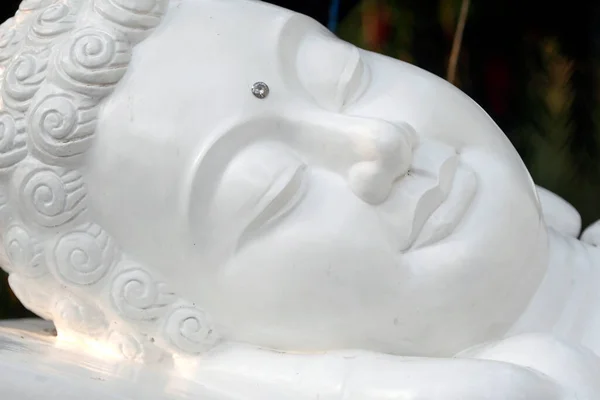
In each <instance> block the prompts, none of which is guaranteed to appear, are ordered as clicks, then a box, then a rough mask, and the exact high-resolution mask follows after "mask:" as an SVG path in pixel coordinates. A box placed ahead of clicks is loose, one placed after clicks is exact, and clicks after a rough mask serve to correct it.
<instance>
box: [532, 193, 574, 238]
mask: <svg viewBox="0 0 600 400" xmlns="http://www.w3.org/2000/svg"><path fill="white" fill-rule="evenodd" d="M536 189H537V192H538V196H539V199H540V203H541V206H542V213H543V215H544V220H545V221H546V225H547V226H548V227H549V228H552V229H554V230H555V231H557V232H560V233H562V234H563V235H567V236H571V237H575V238H576V237H579V233H580V232H581V215H579V212H577V210H576V209H575V207H573V206H572V205H571V204H570V203H568V202H567V201H566V200H565V199H563V198H562V197H560V196H558V195H557V194H555V193H553V192H551V191H549V190H548V189H544V188H543V187H541V186H536Z"/></svg>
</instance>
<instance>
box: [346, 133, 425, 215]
mask: <svg viewBox="0 0 600 400" xmlns="http://www.w3.org/2000/svg"><path fill="white" fill-rule="evenodd" d="M367 129H368V131H367V132H366V135H365V137H364V138H363V140H358V141H357V142H356V149H355V150H356V151H357V153H358V155H359V161H358V162H357V163H355V164H354V165H352V166H351V167H350V170H349V172H348V181H349V184H350V187H351V188H352V191H353V192H354V193H355V194H356V195H357V196H359V197H360V198H361V199H363V200H364V201H366V202H367V203H370V204H380V203H382V202H383V201H385V199H386V198H387V197H388V196H389V194H390V192H391V190H392V186H393V184H394V182H395V181H396V180H398V179H399V178H401V177H402V176H404V175H406V173H407V172H408V170H409V168H410V165H411V163H412V158H413V149H414V148H415V147H416V145H417V142H418V136H417V134H416V132H415V130H414V129H413V128H412V126H410V125H409V124H407V123H398V124H392V123H389V122H383V121H377V122H374V123H372V126H371V127H370V128H367Z"/></svg>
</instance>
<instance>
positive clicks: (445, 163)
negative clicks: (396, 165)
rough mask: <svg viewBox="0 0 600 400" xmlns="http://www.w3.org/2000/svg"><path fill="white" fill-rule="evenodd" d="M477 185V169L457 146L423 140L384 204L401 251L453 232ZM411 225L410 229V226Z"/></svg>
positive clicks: (429, 242)
mask: <svg viewBox="0 0 600 400" xmlns="http://www.w3.org/2000/svg"><path fill="white" fill-rule="evenodd" d="M476 188H477V179H476V176H475V173H474V172H473V170H471V169H470V168H469V167H468V166H466V165H464V164H462V163H461V162H460V156H459V154H458V153H457V151H456V149H455V148H454V147H451V146H448V145H446V144H443V143H439V142H432V141H425V142H421V144H419V146H418V147H417V148H416V149H415V151H414V155H413V161H412V163H411V168H410V171H409V172H408V174H407V175H406V176H404V177H402V178H400V179H399V180H398V181H397V183H396V185H395V187H394V190H393V192H392V194H391V195H390V198H388V201H386V204H384V205H383V207H382V211H383V214H382V218H383V219H384V221H383V222H384V223H385V225H386V226H388V227H390V228H391V229H392V232H393V237H394V242H395V243H396V246H397V249H398V250H399V251H400V252H405V251H408V250H411V249H418V248H421V247H424V246H427V245H431V244H433V243H435V242H438V241H440V240H442V239H444V238H446V237H447V236H449V235H450V234H451V233H452V232H453V231H454V230H455V228H456V227H457V225H458V224H459V222H460V221H461V220H462V218H463V216H464V215H465V213H466V211H467V210H468V208H469V206H470V204H471V202H472V200H473V197H474V194H475V192H476ZM407 227H408V229H407Z"/></svg>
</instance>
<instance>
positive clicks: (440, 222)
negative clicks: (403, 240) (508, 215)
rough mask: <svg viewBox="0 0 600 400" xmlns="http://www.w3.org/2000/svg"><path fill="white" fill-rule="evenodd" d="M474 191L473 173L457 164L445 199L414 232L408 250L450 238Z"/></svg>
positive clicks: (462, 216)
mask: <svg viewBox="0 0 600 400" xmlns="http://www.w3.org/2000/svg"><path fill="white" fill-rule="evenodd" d="M476 191H477V177H476V175H475V172H474V171H473V170H471V169H470V168H469V167H467V166H465V165H462V164H459V165H458V166H457V169H456V173H455V174H454V179H453V181H452V184H451V189H450V191H449V192H448V194H447V196H446V198H445V199H444V200H443V201H442V202H441V203H440V204H439V205H438V207H436V208H435V209H434V210H432V211H431V212H430V214H429V217H428V218H427V219H426V220H425V221H424V222H423V224H422V225H421V226H420V229H418V231H416V232H415V235H414V240H413V241H412V243H411V244H410V246H409V248H410V249H412V250H416V249H419V248H422V247H425V246H429V245H432V244H435V243H437V242H439V241H441V240H443V239H445V238H447V237H448V236H450V235H451V234H452V233H453V232H454V231H455V230H456V228H457V226H458V225H459V224H460V222H461V221H462V220H463V218H464V216H465V215H466V213H467V211H468V210H469V207H470V205H471V203H472V202H473V198H474V197H475V193H476Z"/></svg>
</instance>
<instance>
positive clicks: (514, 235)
mask: <svg viewBox="0 0 600 400" xmlns="http://www.w3.org/2000/svg"><path fill="white" fill-rule="evenodd" d="M1 29H2V33H1V36H0V49H1V51H0V62H1V67H0V71H1V74H2V79H1V82H2V87H1V95H2V103H1V106H0V133H1V135H0V168H1V169H0V188H1V196H0V200H1V204H2V209H1V213H2V214H1V220H0V221H1V232H2V243H3V246H4V259H5V260H4V261H3V263H2V266H3V267H4V268H5V269H6V270H7V271H8V272H9V273H10V278H9V282H10V284H11V287H12V288H13V290H14V291H15V293H16V294H17V296H18V297H19V299H20V300H21V301H22V302H23V303H24V305H25V306H26V307H28V308H29V309H31V310H32V311H33V312H35V313H37V314H38V315H40V316H42V317H44V318H47V319H51V320H53V321H54V322H55V324H56V326H57V329H58V332H59V337H64V338H68V339H73V340H86V341H92V342H94V343H101V344H106V345H110V346H113V347H114V348H116V349H118V350H119V351H120V352H121V353H122V354H123V355H124V356H126V357H128V358H134V359H143V360H150V359H160V358H164V357H165V355H166V356H169V355H172V354H180V355H198V354H202V353H203V352H205V351H207V350H210V349H211V348H213V347H214V346H217V345H218V344H219V343H221V342H227V341H231V342H242V343H250V344H253V345H256V346H261V347H266V348H272V349H277V350H283V351H303V352H311V351H322V350H330V349H342V348H355V349H366V350H373V351H380V352H386V353H391V354H402V355H441V356H443V355H452V354H454V353H456V352H457V351H459V350H462V349H464V348H466V347H468V346H470V345H473V344H476V343H480V342H484V341H486V340H492V339H496V338H499V337H501V336H502V335H503V334H504V333H506V331H507V330H508V329H509V328H510V326H511V325H512V324H513V323H514V321H515V320H516V319H517V318H518V317H519V315H520V314H521V313H522V312H523V310H524V309H525V308H526V306H527V305H528V303H529V302H530V299H531V297H532V296H533V294H534V292H535V291H536V288H537V287H538V285H539V283H540V280H541V279H542V276H543V274H544V271H545V268H546V262H547V260H546V259H547V253H548V251H547V244H546V243H547V236H546V228H545V225H544V223H543V220H542V217H541V211H540V207H539V202H538V199H537V195H536V192H535V187H534V185H533V183H532V180H531V178H530V176H529V174H528V172H527V170H526V168H525V167H524V165H523V163H522V161H521V159H520V158H519V156H518V154H517V153H516V151H515V150H514V148H513V147H512V145H511V144H510V142H509V141H508V139H507V138H506V137H505V135H504V134H503V133H502V131H501V130H500V129H499V128H498V127H497V126H496V124H495V123H494V122H493V121H492V120H491V119H490V117H489V116H488V115H487V114H486V113H485V112H484V111H483V110H482V109H481V108H479V107H478V106H477V105H476V104H475V103H474V102H473V101H472V100H471V99H469V98H468V97H467V96H466V95H465V94H463V93H462V92H461V91H459V90H458V89H456V88H455V87H453V86H452V85H450V84H449V83H446V82H445V81H443V80H441V79H439V78H436V77H434V76H433V75H431V74H429V73H427V72H425V71H423V70H421V69H419V68H417V67H414V66H412V65H409V64H406V63H403V62H400V61H397V60H394V59H391V58H387V57H385V56H382V55H378V54H374V53H371V52H368V51H364V50H361V49H358V48H356V47H354V46H352V45H350V44H348V43H345V42H343V41H342V40H340V39H338V38H337V37H335V36H334V35H332V34H331V33H329V32H328V31H327V30H326V29H325V28H323V27H322V26H321V25H319V24H318V23H317V22H316V21H314V20H312V19H310V18H308V17H305V16H303V15H299V14H296V13H294V12H291V11H288V10H285V9H281V8H278V7H275V6H272V5H269V4H265V3H262V2H258V1H250V0H171V1H167V0H25V1H24V2H23V3H22V4H21V7H20V10H19V12H18V13H17V14H16V16H15V17H14V18H12V19H11V20H8V21H6V22H5V23H4V24H3V25H2V28H1Z"/></svg>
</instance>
